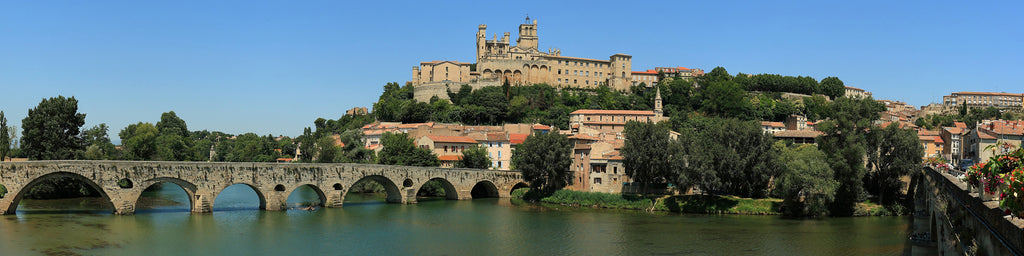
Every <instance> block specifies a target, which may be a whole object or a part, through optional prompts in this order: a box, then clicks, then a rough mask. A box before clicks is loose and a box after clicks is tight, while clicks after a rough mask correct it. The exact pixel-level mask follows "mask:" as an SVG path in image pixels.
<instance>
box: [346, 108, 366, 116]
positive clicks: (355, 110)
mask: <svg viewBox="0 0 1024 256" xmlns="http://www.w3.org/2000/svg"><path fill="white" fill-rule="evenodd" d="M368 113H370V112H368V111H367V110H366V107H354V108H352V109H349V110H345V115H346V116H354V115H366V114H368Z"/></svg>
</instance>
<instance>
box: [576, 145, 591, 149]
mask: <svg viewBox="0 0 1024 256" xmlns="http://www.w3.org/2000/svg"><path fill="white" fill-rule="evenodd" d="M574 149H580V150H583V149H590V144H576V147H575V148H574Z"/></svg>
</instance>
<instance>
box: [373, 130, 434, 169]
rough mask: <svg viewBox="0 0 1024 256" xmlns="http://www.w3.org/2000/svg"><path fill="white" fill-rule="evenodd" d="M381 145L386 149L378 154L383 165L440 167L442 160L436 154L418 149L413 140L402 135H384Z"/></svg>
mask: <svg viewBox="0 0 1024 256" xmlns="http://www.w3.org/2000/svg"><path fill="white" fill-rule="evenodd" d="M380 143H381V145H382V146H384V149H382V150H381V151H380V153H379V154H378V159H379V161H380V163H381V164H387V165H408V166H440V165H441V160H439V159H437V155H435V154H434V152H430V150H429V149H425V148H418V147H416V143H415V142H414V141H413V139H412V138H409V136H406V135H405V134H401V133H390V132H388V133H384V134H383V135H381V138H380Z"/></svg>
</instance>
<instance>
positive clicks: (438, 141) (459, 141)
mask: <svg viewBox="0 0 1024 256" xmlns="http://www.w3.org/2000/svg"><path fill="white" fill-rule="evenodd" d="M477 144H479V142H477V141H476V140H474V139H472V138H469V137H466V136H444V135H424V136H422V137H420V138H419V139H417V140H416V146H417V147H420V148H425V149H429V150H431V151H432V152H434V154H436V155H437V159H438V160H441V167H448V168H451V167H454V166H455V162H457V161H459V160H462V151H465V150H466V148H472V147H473V146H475V145H477Z"/></svg>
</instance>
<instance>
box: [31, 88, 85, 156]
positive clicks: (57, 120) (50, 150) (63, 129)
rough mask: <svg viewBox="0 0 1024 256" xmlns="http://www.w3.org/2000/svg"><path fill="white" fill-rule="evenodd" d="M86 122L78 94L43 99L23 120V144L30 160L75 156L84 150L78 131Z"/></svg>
mask: <svg viewBox="0 0 1024 256" xmlns="http://www.w3.org/2000/svg"><path fill="white" fill-rule="evenodd" d="M84 124H85V114H81V113H78V100H77V99H75V97H70V98H65V97H64V96H57V97H54V98H49V99H43V100H42V101H41V102H39V105H38V106H36V107H35V108H34V109H30V110H29V111H28V116H26V117H25V119H23V120H22V121H21V130H22V136H21V140H22V143H21V147H22V149H23V150H24V151H25V154H26V155H27V156H28V157H29V158H31V159H36V160H59V159H74V158H75V155H76V154H77V153H79V152H80V151H83V150H85V147H84V146H83V145H84V144H83V143H82V138H81V136H80V134H79V132H80V129H81V128H82V125H84Z"/></svg>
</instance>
